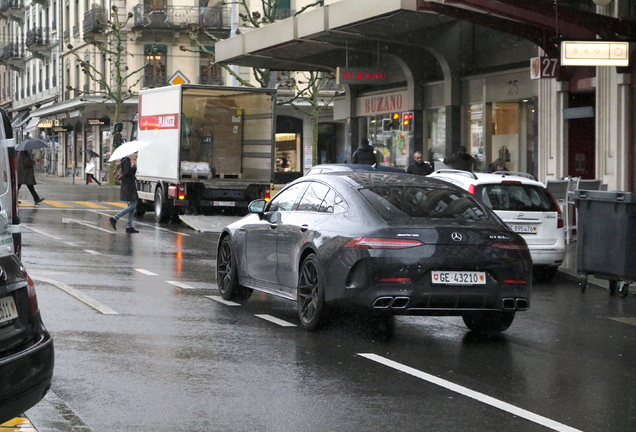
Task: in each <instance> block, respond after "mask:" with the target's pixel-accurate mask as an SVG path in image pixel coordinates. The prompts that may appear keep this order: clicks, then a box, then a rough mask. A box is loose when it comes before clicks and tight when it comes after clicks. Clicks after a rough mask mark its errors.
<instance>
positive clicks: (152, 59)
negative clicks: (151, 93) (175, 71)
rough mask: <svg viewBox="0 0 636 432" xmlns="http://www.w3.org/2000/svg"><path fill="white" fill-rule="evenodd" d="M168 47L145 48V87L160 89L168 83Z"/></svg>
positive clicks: (146, 46) (149, 46) (148, 46)
mask: <svg viewBox="0 0 636 432" xmlns="http://www.w3.org/2000/svg"><path fill="white" fill-rule="evenodd" d="M167 54H168V47H167V46H165V45H157V46H155V47H153V46H152V45H145V46H144V55H145V56H146V61H147V62H148V63H147V64H146V67H145V69H144V79H145V83H144V84H145V85H144V87H159V86H163V85H165V83H166V80H167V78H168V77H167V76H166V69H167V60H166V56H167Z"/></svg>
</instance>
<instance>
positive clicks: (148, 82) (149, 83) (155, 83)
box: [143, 75, 168, 88]
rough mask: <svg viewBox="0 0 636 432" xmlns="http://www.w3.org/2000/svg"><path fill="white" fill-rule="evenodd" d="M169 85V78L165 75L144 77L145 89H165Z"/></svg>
mask: <svg viewBox="0 0 636 432" xmlns="http://www.w3.org/2000/svg"><path fill="white" fill-rule="evenodd" d="M166 84H168V77H167V76H165V75H158V76H152V75H144V79H143V87H144V88H153V87H163V86H165V85H166Z"/></svg>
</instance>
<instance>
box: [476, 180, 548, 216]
mask: <svg viewBox="0 0 636 432" xmlns="http://www.w3.org/2000/svg"><path fill="white" fill-rule="evenodd" d="M475 196H476V197H477V198H479V199H481V200H482V201H483V202H484V203H485V204H486V205H487V206H488V207H490V208H491V209H493V210H513V211H539V212H544V211H557V209H556V205H555V203H554V201H553V200H552V199H551V198H550V196H549V195H548V193H547V192H546V189H545V188H542V187H540V186H536V185H530V184H521V183H496V184H487V185H479V186H477V187H476V188H475Z"/></svg>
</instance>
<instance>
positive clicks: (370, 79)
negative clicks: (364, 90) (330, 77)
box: [338, 68, 389, 84]
mask: <svg viewBox="0 0 636 432" xmlns="http://www.w3.org/2000/svg"><path fill="white" fill-rule="evenodd" d="M388 79H389V76H388V74H387V73H386V71H384V70H382V69H374V68H340V71H339V75H338V81H339V83H340V84H375V83H384V82H386V81H388Z"/></svg>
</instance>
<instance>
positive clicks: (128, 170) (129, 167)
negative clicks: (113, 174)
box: [109, 153, 139, 234]
mask: <svg viewBox="0 0 636 432" xmlns="http://www.w3.org/2000/svg"><path fill="white" fill-rule="evenodd" d="M121 172H122V175H123V176H122V178H121V188H120V189H119V199H120V200H122V201H126V202H127V203H128V207H126V208H125V209H123V210H122V211H120V212H119V213H117V214H116V215H115V216H113V217H111V218H110V219H109V222H110V225H111V226H112V227H113V229H114V230H117V219H119V218H121V217H122V216H124V215H126V214H127V215H128V222H127V223H126V232H127V233H128V234H134V233H138V232H139V231H137V230H136V229H135V228H133V226H132V221H133V216H134V215H135V210H137V202H138V201H139V196H138V195H137V184H136V180H135V173H136V172H137V153H133V154H131V155H130V156H126V157H124V158H123V159H122V160H121Z"/></svg>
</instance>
